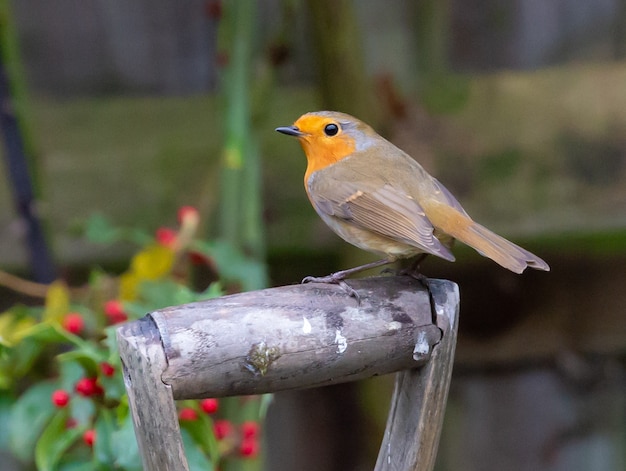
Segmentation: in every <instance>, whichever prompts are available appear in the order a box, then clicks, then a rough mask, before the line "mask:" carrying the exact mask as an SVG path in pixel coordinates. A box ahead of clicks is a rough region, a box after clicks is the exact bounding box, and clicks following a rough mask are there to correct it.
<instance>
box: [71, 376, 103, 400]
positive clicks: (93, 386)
mask: <svg viewBox="0 0 626 471" xmlns="http://www.w3.org/2000/svg"><path fill="white" fill-rule="evenodd" d="M97 381H98V378H82V379H79V380H78V382H77V383H76V385H75V386H74V390H75V391H76V392H77V393H78V394H80V395H81V396H85V397H91V396H95V395H97V394H102V393H103V390H102V387H101V386H100V385H99V384H98V383H97Z"/></svg>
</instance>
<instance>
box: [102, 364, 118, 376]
mask: <svg viewBox="0 0 626 471" xmlns="http://www.w3.org/2000/svg"><path fill="white" fill-rule="evenodd" d="M100 371H102V374H103V375H104V376H113V375H114V374H115V367H114V366H113V365H111V364H110V363H107V362H106V361H103V362H102V363H100Z"/></svg>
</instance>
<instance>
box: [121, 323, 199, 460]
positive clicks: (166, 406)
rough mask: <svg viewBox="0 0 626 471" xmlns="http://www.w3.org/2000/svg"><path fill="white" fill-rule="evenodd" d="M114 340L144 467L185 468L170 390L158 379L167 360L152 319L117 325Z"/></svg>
mask: <svg viewBox="0 0 626 471" xmlns="http://www.w3.org/2000/svg"><path fill="white" fill-rule="evenodd" d="M117 343H118V346H119V351H120V356H121V357H122V365H123V368H124V384H125V386H126V392H127V393H128V404H129V406H130V411H131V413H132V415H133V425H134V427H135V436H136V437H137V443H138V445H139V452H140V453H141V456H142V461H143V465H144V469H146V470H149V471H185V470H189V466H188V464H187V459H186V458H185V450H184V448H183V442H182V438H181V435H180V427H179V425H178V414H177V412H176V403H175V402H174V397H173V396H172V389H171V388H170V387H169V386H168V385H166V384H165V383H163V381H161V373H162V372H163V370H164V369H165V368H166V366H167V363H166V359H165V355H164V354H163V347H162V346H161V339H160V337H159V335H158V331H157V330H156V328H155V326H154V322H153V321H152V320H151V319H150V318H149V317H144V318H143V319H140V320H138V321H135V322H130V323H128V324H125V325H123V326H121V327H120V328H119V329H118V330H117Z"/></svg>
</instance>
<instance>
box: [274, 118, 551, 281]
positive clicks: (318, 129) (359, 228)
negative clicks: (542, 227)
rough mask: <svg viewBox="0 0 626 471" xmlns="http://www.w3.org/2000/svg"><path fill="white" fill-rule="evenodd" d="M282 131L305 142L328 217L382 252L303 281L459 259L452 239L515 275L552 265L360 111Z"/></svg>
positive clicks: (355, 240) (308, 185) (308, 184)
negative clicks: (479, 214) (491, 225)
mask: <svg viewBox="0 0 626 471" xmlns="http://www.w3.org/2000/svg"><path fill="white" fill-rule="evenodd" d="M276 131H278V132H279V133H282V134H286V135H288V136H293V137H296V138H297V139H298V140H299V141H300V144H301V146H302V149H303V150H304V154H305V155H306V159H307V168H306V171H305V174H304V188H305V190H306V193H307V196H308V198H309V201H310V202H311V204H312V206H313V208H314V209H315V211H316V212H317V214H318V215H319V216H320V217H321V218H322V220H323V221H324V222H325V223H326V224H327V225H328V226H329V227H330V228H331V229H332V230H333V231H334V232H335V233H337V234H338V235H339V236H340V237H341V238H342V239H344V240H345V241H346V242H348V243H350V244H352V245H354V246H356V247H359V248H361V249H363V250H366V251H368V252H372V253H375V254H377V255H379V256H381V257H382V258H381V259H380V260H377V261H374V262H371V263H367V264H364V265H360V266H357V267H353V268H349V269H346V270H341V271H338V272H335V273H332V274H330V275H328V276H324V277H312V276H308V277H306V278H305V279H304V280H303V282H322V283H337V284H345V283H344V282H343V280H344V279H345V278H346V277H348V276H351V275H353V274H355V273H358V272H360V271H363V270H366V269H370V268H375V267H380V266H383V265H387V264H390V263H393V262H395V261H396V260H399V259H407V258H416V259H417V260H421V258H422V257H424V256H426V255H434V256H437V257H440V258H443V259H444V260H448V261H450V262H453V261H454V260H455V257H454V255H453V253H452V251H451V248H452V245H453V242H454V240H458V241H461V242H463V243H464V244H466V245H469V246H470V247H472V248H473V249H475V250H476V251H477V252H478V253H480V254H481V255H483V256H485V257H488V258H490V259H491V260H493V261H494V262H496V263H498V264H499V265H501V266H502V267H504V268H506V269H508V270H510V271H512V272H514V273H518V274H519V273H522V272H523V271H524V270H525V269H526V268H527V267H530V268H533V269H536V270H544V271H549V270H550V267H549V266H548V264H547V263H546V262H545V261H544V260H542V259H541V258H539V257H538V256H536V255H534V254H533V253H531V252H529V251H528V250H526V249H523V248H522V247H520V246H518V245H516V244H514V243H513V242H510V241H509V240H507V239H505V238H504V237H501V236H499V235H498V234H496V233H495V232H492V231H491V230H489V229H487V228H486V227H484V226H482V225H480V224H479V223H477V222H475V221H474V220H473V219H472V218H471V217H470V216H469V215H468V214H467V212H466V211H465V210H464V209H463V207H462V206H461V204H460V203H459V202H458V201H457V199H456V198H455V197H454V196H453V195H452V193H451V192H450V191H449V190H448V189H447V188H446V187H445V186H444V185H443V184H442V183H441V182H439V180H437V179H436V178H435V177H433V176H432V175H430V174H429V173H428V172H427V171H426V170H425V169H424V168H423V167H422V166H421V165H420V164H419V163H418V162H417V161H416V160H415V159H413V158H412V157H411V156H409V155H408V154H407V153H405V152H404V151H402V150H401V149H399V148H398V147H396V146H395V145H394V144H392V143H391V142H389V141H388V140H386V139H385V138H383V137H382V136H380V135H379V134H377V133H376V131H374V129H372V127H370V126H369V125H368V124H366V123H364V122H363V121H360V120H359V119H357V118H355V117H354V116H351V115H349V114H346V113H341V112H337V111H315V112H310V113H306V114H303V115H302V116H300V117H299V118H298V119H297V120H296V121H295V122H294V124H293V125H291V126H281V127H278V128H276Z"/></svg>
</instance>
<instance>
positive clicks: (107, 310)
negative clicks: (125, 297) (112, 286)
mask: <svg viewBox="0 0 626 471" xmlns="http://www.w3.org/2000/svg"><path fill="white" fill-rule="evenodd" d="M104 314H106V316H107V317H108V318H109V322H111V324H119V323H120V322H126V321H127V320H128V315H127V314H126V313H125V312H124V306H122V302H121V301H118V300H117V299H112V300H110V301H107V302H106V303H104Z"/></svg>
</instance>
